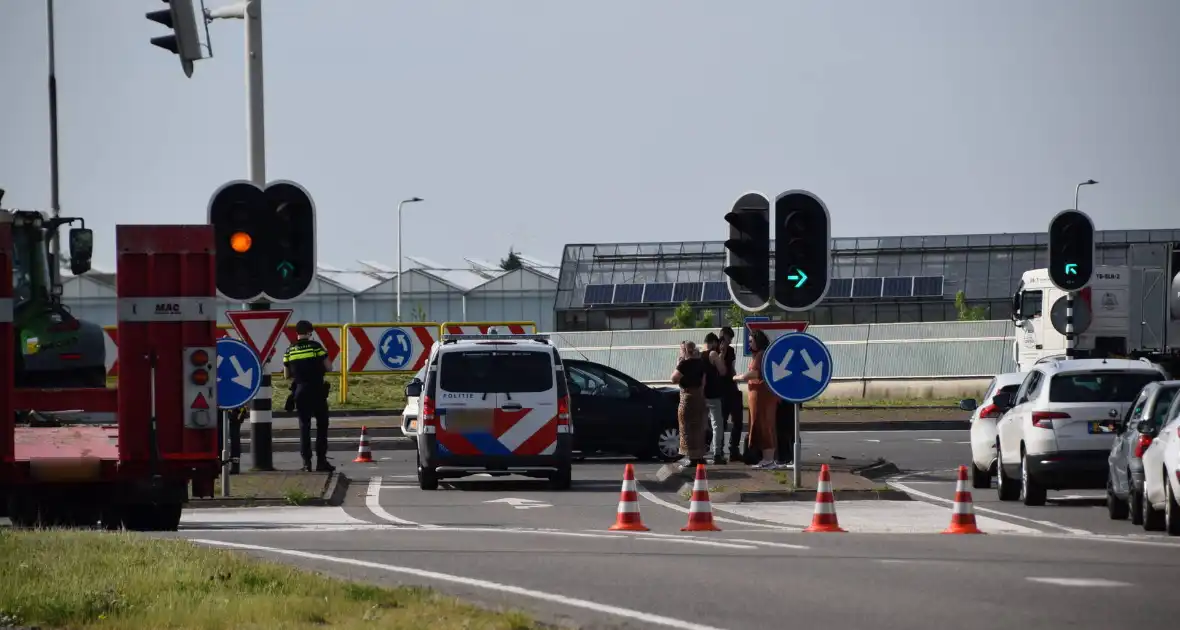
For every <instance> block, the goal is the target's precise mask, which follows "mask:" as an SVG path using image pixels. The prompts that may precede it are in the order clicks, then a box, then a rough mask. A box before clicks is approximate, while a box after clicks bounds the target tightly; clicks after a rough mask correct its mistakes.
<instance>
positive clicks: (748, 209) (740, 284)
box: [724, 192, 770, 312]
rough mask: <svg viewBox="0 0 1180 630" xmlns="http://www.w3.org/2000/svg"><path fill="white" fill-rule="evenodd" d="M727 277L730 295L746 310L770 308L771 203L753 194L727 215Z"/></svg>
mask: <svg viewBox="0 0 1180 630" xmlns="http://www.w3.org/2000/svg"><path fill="white" fill-rule="evenodd" d="M725 221H726V223H728V224H729V239H728V240H726V241H725V269H724V271H725V275H726V277H727V278H728V279H727V284H728V285H729V294H730V296H731V297H732V298H733V301H734V302H735V303H737V305H738V306H739V307H741V308H742V309H743V310H746V311H750V312H758V311H761V310H763V309H765V308H766V307H767V306H769V305H770V200H769V199H767V198H766V195H763V194H762V193H759V192H749V193H746V194H744V195H742V196H741V197H739V198H738V200H737V201H736V202H735V203H734V204H733V209H732V210H730V211H729V212H727V213H726V214H725Z"/></svg>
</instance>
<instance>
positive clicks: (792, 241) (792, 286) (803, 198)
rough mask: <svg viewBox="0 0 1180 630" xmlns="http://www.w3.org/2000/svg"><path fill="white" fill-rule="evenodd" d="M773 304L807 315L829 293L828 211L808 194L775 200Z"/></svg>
mask: <svg viewBox="0 0 1180 630" xmlns="http://www.w3.org/2000/svg"><path fill="white" fill-rule="evenodd" d="M774 224H775V232H774V301H775V304H777V305H778V306H779V307H780V308H782V309H784V310H788V311H806V310H808V309H810V308H811V307H813V306H815V305H816V304H818V303H819V301H820V300H822V299H824V296H825V295H827V293H828V276H829V273H830V270H831V263H832V239H831V217H830V215H829V214H828V207H827V206H826V205H824V202H823V201H822V200H821V199H820V198H819V197H817V196H815V195H813V194H812V193H810V192H807V191H806V190H788V191H787V192H785V193H782V194H780V195H779V196H778V197H775V199H774Z"/></svg>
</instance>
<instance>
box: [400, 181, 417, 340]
mask: <svg viewBox="0 0 1180 630" xmlns="http://www.w3.org/2000/svg"><path fill="white" fill-rule="evenodd" d="M419 201H422V198H421V197H411V198H409V199H403V200H401V201H399V202H398V204H397V321H399V322H400V321H401V320H402V206H404V205H406V204H407V203H417V202H419Z"/></svg>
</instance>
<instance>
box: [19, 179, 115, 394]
mask: <svg viewBox="0 0 1180 630" xmlns="http://www.w3.org/2000/svg"><path fill="white" fill-rule="evenodd" d="M2 194H3V192H2V191H0V195H2ZM74 222H80V223H81V224H82V227H81V228H71V229H70V231H69V243H70V244H69V247H70V271H71V272H72V273H73V274H74V275H79V274H83V273H86V272H87V271H90V259H91V256H92V255H93V250H94V234H93V232H92V231H91V230H89V229H86V227H85V226H86V222H85V221H84V220H82V219H79V218H66V217H57V218H50V217H48V216H47V215H46V214H44V213H42V212H38V211H36V210H4V209H0V224H2V223H8V224H11V225H12V241H13V249H14V252H13V261H12V289H13V307H12V308H13V313H12V315H13V319H12V321H13V327H14V328H15V329H16V352H15V354H16V386H17V387H35V388H73V387H106V339H105V337H106V332H105V331H103V329H102V327H101V326H99V325H98V324H94V323H91V322H84V321H82V320H79V319H78V318H76V317H74V316H73V315H71V314H70V312H69V310H68V309H67V308H66V307H65V306H64V305H63V304H62V301H61V296H62V284H61V281H60V273H59V272H58V271H57V270H58V269H59V268H60V267H59V265H60V262H59V261H57V260H54V256H53V253H52V250H51V244H52V242H53V239H54V237H55V236H56V234H57V230H58V228H59V227H61V226H62V225H69V224H73V223H74Z"/></svg>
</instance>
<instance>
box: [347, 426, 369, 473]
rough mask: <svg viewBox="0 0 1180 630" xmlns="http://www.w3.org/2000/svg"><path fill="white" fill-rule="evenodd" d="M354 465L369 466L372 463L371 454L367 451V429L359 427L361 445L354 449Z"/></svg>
mask: <svg viewBox="0 0 1180 630" xmlns="http://www.w3.org/2000/svg"><path fill="white" fill-rule="evenodd" d="M352 461H353V463H356V464H371V463H373V453H372V451H370V450H369V428H368V427H361V445H360V446H359V447H357V449H356V459H354V460H352Z"/></svg>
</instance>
